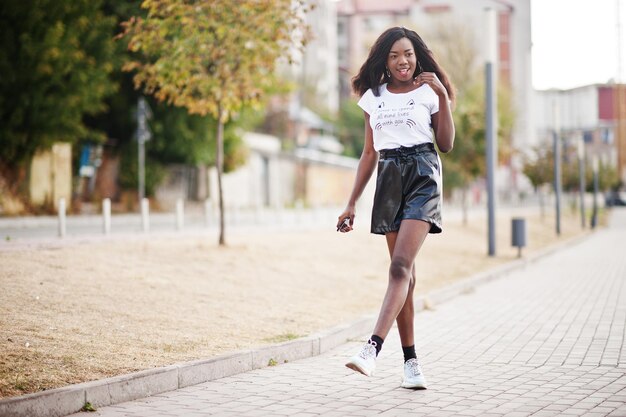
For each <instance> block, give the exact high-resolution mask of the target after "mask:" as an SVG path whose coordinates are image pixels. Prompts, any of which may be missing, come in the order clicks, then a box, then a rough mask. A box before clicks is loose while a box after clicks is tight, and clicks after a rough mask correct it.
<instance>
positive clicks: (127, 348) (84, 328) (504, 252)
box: [0, 213, 582, 397]
mask: <svg viewBox="0 0 626 417" xmlns="http://www.w3.org/2000/svg"><path fill="white" fill-rule="evenodd" d="M526 218H527V224H528V239H529V247H528V248H526V249H525V252H524V253H530V252H533V251H537V250H539V249H541V248H544V247H546V246H548V245H551V244H554V243H555V242H557V241H564V240H566V239H569V238H571V237H573V236H575V235H579V234H580V233H582V232H581V230H580V227H579V225H578V221H577V218H576V217H574V216H570V217H567V218H565V219H564V220H563V234H562V235H561V237H559V238H558V239H557V238H556V236H555V233H554V221H553V219H544V220H540V219H538V216H536V215H532V214H528V213H526ZM331 223H332V220H331ZM485 223H486V222H485V221H483V220H480V221H476V222H472V223H471V224H470V225H468V226H462V225H460V224H458V223H456V224H455V223H454V222H451V221H448V222H446V223H445V225H444V227H445V232H444V233H443V234H442V235H431V236H430V237H429V238H428V239H427V241H426V244H425V245H424V247H423V249H422V252H421V253H420V255H419V256H418V261H417V269H418V283H417V292H418V293H424V292H426V291H429V290H432V289H434V288H437V287H441V286H443V285H446V284H447V283H450V282H452V281H455V280H458V279H460V278H463V277H465V276H467V275H469V274H472V273H475V272H477V271H480V270H484V269H487V268H489V267H491V266H494V265H496V264H500V263H503V262H506V261H509V260H512V259H514V258H515V257H516V256H517V251H516V249H513V248H511V247H510V216H508V215H507V217H506V218H503V219H501V221H500V222H499V225H498V231H499V235H498V239H497V240H498V256H497V257H495V258H489V257H487V256H486V246H487V241H486V237H485V236H486V232H485V228H486V226H485ZM363 228H364V227H363V226H362V225H361V229H363ZM214 242H215V239H214V237H213V236H210V237H206V238H199V237H197V236H195V237H191V236H186V237H178V238H166V237H154V236H152V237H150V238H149V239H148V238H145V239H143V238H142V239H133V240H131V241H123V240H120V239H117V240H97V241H92V242H91V243H83V244H69V245H68V244H64V245H56V246H51V245H47V246H43V247H42V246H39V247H27V246H24V247H21V248H20V247H17V248H15V247H14V246H13V247H12V245H15V243H8V242H6V243H4V244H3V245H2V246H0V264H1V265H2V268H1V269H0V287H1V288H2V292H1V294H0V397H8V396H15V395H20V394H24V393H30V392H36V391H40V390H44V389H51V388H56V387H61V386H65V385H68V384H72V383H78V382H84V381H89V380H94V379H99V378H104V377H109V376H113V375H118V374H123V373H128V372H131V371H136V370H140V369H147V368H152V367H157V366H164V365H168V364H172V363H176V362H182V361H188V360H192V359H198V358H207V357H212V356H215V355H219V354H222V353H225V352H228V351H233V350H238V349H244V348H253V347H258V346H261V345H264V344H265V345H266V344H270V343H277V342H281V341H285V340H290V339H293V338H296V337H299V336H304V335H308V334H311V333H315V332H318V331H320V330H323V329H326V328H329V327H332V326H334V325H337V324H340V323H343V322H347V321H351V320H354V319H356V318H358V317H360V316H362V315H363V314H366V313H367V314H369V313H372V312H376V311H377V309H378V307H379V304H380V301H381V299H382V296H383V294H384V291H385V287H386V274H387V272H386V271H387V264H388V255H387V253H386V245H385V243H384V238H382V237H380V236H374V235H370V234H369V233H367V232H366V231H364V230H356V231H355V232H353V233H352V234H349V235H341V234H339V233H336V232H335V231H334V230H332V229H329V230H328V231H309V232H299V233H295V232H281V233H277V234H274V235H271V236H268V235H267V234H261V233H250V234H247V235H243V234H239V235H234V234H233V235H232V236H231V237H230V241H229V246H228V247H226V248H219V247H217V246H216V245H215V244H214Z"/></svg>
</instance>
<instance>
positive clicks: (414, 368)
mask: <svg viewBox="0 0 626 417" xmlns="http://www.w3.org/2000/svg"><path fill="white" fill-rule="evenodd" d="M407 364H408V366H409V369H410V370H411V372H412V373H413V374H414V375H419V374H421V373H422V372H421V370H420V364H419V362H418V361H417V360H414V361H411V360H410V361H408V362H407Z"/></svg>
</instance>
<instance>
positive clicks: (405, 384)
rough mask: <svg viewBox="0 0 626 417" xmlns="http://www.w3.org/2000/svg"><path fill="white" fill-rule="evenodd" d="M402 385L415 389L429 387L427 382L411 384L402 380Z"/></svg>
mask: <svg viewBox="0 0 626 417" xmlns="http://www.w3.org/2000/svg"><path fill="white" fill-rule="evenodd" d="M400 386H401V387H402V388H406V389H415V390H418V389H427V386H426V383H414V384H409V383H406V382H402V383H401V384H400Z"/></svg>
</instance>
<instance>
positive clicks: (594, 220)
mask: <svg viewBox="0 0 626 417" xmlns="http://www.w3.org/2000/svg"><path fill="white" fill-rule="evenodd" d="M592 169H593V210H592V212H591V228H592V229H595V228H596V225H597V224H598V169H599V167H598V157H597V156H594V157H593V162H592Z"/></svg>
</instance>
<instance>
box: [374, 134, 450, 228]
mask: <svg viewBox="0 0 626 417" xmlns="http://www.w3.org/2000/svg"><path fill="white" fill-rule="evenodd" d="M441 190H442V183H441V160H440V159H439V155H437V151H436V150H435V146H434V145H433V144H432V143H424V144H420V145H416V146H413V147H410V148H404V147H403V148H397V149H384V150H381V151H380V158H379V160H378V175H377V178H376V193H375V195H374V207H373V208H372V228H371V231H372V233H376V234H379V235H384V234H385V233H388V232H396V231H398V230H399V229H400V223H401V222H402V220H404V219H414V220H423V221H425V222H428V223H430V233H441V231H442V229H441Z"/></svg>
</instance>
